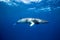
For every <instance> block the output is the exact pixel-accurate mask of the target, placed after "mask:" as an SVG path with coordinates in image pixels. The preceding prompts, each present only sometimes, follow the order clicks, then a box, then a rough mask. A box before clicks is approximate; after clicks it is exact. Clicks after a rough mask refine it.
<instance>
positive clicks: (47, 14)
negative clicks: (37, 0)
mask: <svg viewBox="0 0 60 40" xmlns="http://www.w3.org/2000/svg"><path fill="white" fill-rule="evenodd" d="M20 5H21V6H18V7H16V6H8V5H5V3H1V2H0V40H60V8H58V9H54V8H56V7H58V6H60V5H59V2H58V3H57V4H52V3H51V4H49V5H50V7H51V9H52V10H51V11H40V12H34V11H28V10H26V9H27V8H30V7H36V8H39V7H44V6H47V5H48V4H47V3H45V2H44V4H42V3H41V4H31V5H25V4H22V3H21V4H20ZM25 17H33V18H41V19H44V20H47V21H48V23H46V24H39V25H34V26H33V27H29V24H17V25H16V26H14V25H13V24H14V23H15V22H16V21H17V20H18V19H20V18H25Z"/></svg>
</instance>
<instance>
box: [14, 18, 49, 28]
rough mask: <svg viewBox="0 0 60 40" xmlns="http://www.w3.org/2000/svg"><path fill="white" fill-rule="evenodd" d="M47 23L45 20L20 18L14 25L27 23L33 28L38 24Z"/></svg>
mask: <svg viewBox="0 0 60 40" xmlns="http://www.w3.org/2000/svg"><path fill="white" fill-rule="evenodd" d="M47 22H48V21H46V20H42V19H39V18H22V19H19V20H18V21H17V22H16V23H14V25H16V24H18V23H29V26H30V27H31V26H33V25H35V24H40V23H47Z"/></svg>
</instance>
